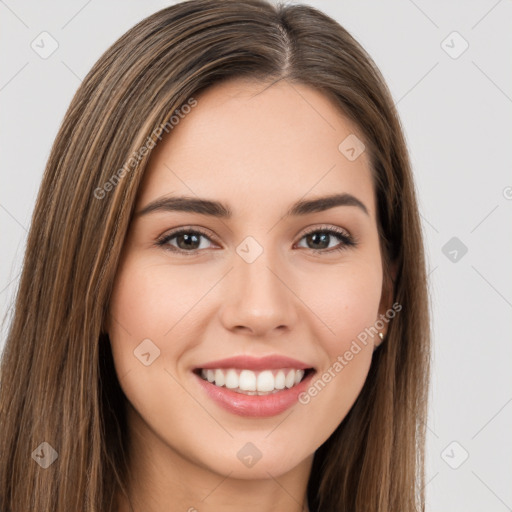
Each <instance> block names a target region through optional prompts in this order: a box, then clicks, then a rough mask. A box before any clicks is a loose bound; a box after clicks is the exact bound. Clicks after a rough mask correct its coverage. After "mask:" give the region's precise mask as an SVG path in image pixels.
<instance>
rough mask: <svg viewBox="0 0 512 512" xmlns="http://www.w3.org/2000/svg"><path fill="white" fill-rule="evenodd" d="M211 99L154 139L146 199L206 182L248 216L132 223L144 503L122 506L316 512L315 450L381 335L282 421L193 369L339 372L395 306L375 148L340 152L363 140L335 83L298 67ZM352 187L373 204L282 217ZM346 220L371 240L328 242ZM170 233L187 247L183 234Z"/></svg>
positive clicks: (132, 326) (126, 327) (125, 354)
mask: <svg viewBox="0 0 512 512" xmlns="http://www.w3.org/2000/svg"><path fill="white" fill-rule="evenodd" d="M196 99H197V100H198V105H197V106H196V107H195V108H193V109H192V111H191V112H190V113H189V114H188V115H186V116H185V117H184V119H182V120H181V121H180V122H179V124H178V125H177V126H175V128H174V129H173V130H172V131H171V132H170V133H169V135H166V137H164V138H163V139H162V141H160V142H159V143H158V145H157V146H156V148H155V149H154V151H153V153H152V156H151V159H150V162H149V166H148V168H147V170H146V174H145V176H144V179H143V183H142V185H141V188H140V191H139V195H138V198H137V203H136V206H135V211H136V212H139V211H141V210H142V209H143V208H144V207H145V206H146V205H147V204H149V203H150V202H152V201H153V200H155V199H158V198H161V197H163V196H166V195H189V196H199V197H201V198H207V199H213V200H219V201H222V202H223V203H225V204H227V205H229V207H230V209H231V210H232V211H233V212H234V215H233V218H232V219H219V218H215V217H211V216H207V215H202V214H197V213H190V212H169V211H167V212H164V211H157V212H152V213H148V214H146V215H142V216H137V215H136V216H134V218H133V220H132V222H131V225H130V228H129V233H128V235H127V238H126V241H125V245H124V248H123V253H122V257H121V261H120V265H119V268H118V272H117V274H116V278H115V282H114V289H113V295H112V298H111V303H110V310H109V311H110V315H109V321H108V326H107V331H108V333H109V337H110V341H111V346H112V351H113V357H114V362H115V368H116V373H117V376H118V378H119V380H120V384H121V387H122V389H123V391H124V393H125V395H126V397H127V413H128V422H129V435H130V447H129V449H130V453H131V457H132V459H131V465H130V470H131V475H132V478H131V480H130V482H129V494H130V498H131V504H132V507H133V508H130V505H129V503H128V501H127V500H126V499H125V498H124V497H122V496H119V509H118V510H119V512H129V511H132V510H133V511H134V512H142V511H144V512H163V511H166V512H169V511H189V512H193V511H200V512H213V511H215V512H228V511H239V510H244V511H245V512H253V511H257V512H262V511H263V512H265V511H276V510H287V511H290V512H297V511H299V510H306V511H308V510H309V509H308V505H307V498H306V486H307V482H308V478H309V474H310V471H311V463H312V460H313V455H314V452H315V450H316V449H317V448H318V447H319V446H320V445H321V444H322V443H323V442H324V441H325V440H326V439H327V438H328V437H329V436H330V435H331V433H332V432H333V431H334V430H335V429H336V427H337V426H338V425H339V424H340V422H341V421H342V420H343V418H344V417H345V416H346V414H347V413H348V411H349V410H350V408H351V407H352V405H353V403H354V402H355V400H356V398H357V396H358V395H359V393H360V391H361V389H362V387H363V384H364V382H365V380H366V377H367V374H368V370H369V367H370V364H371V359H372V353H373V350H374V347H375V346H376V345H378V344H379V343H380V342H381V340H380V338H379V337H378V336H374V337H371V336H370V337H369V338H368V343H367V345H364V344H360V346H361V350H360V351H359V352H358V353H357V355H355V356H354V357H353V359H352V360H351V361H350V362H349V363H348V364H347V365H346V366H345V367H344V368H343V370H342V371H340V372H338V373H336V376H335V378H333V379H332V380H331V381H330V382H329V383H328V384H327V385H326V386H325V387H324V388H323V389H322V391H321V392H320V393H318V395H317V396H315V397H314V398H312V399H311V401H310V402H309V403H308V404H306V405H303V404H300V403H297V404H295V405H294V406H293V407H292V408H291V409H288V410H287V411H285V412H284V413H282V414H280V415H277V416H273V417H270V418H247V417H241V416H238V415H235V414H233V413H230V412H228V411H226V410H224V409H222V408H221V407H220V406H218V405H217V404H216V403H215V402H213V401H212V400H211V399H209V398H208V396H207V395H206V394H205V393H204V391H203V390H202V388H201V387H200V386H199V384H198V382H197V377H195V376H194V375H193V374H192V370H193V369H194V368H195V367H197V366H200V364H201V363H205V362H208V361H213V360H216V359H221V358H225V357H230V356H233V355H241V354H250V355H254V356H257V357H260V356H265V355H268V354H283V355H287V356H289V357H293V358H296V359H299V360H301V361H304V362H307V363H308V364H310V365H311V366H312V367H314V368H316V370H317V372H318V373H317V375H321V374H322V373H323V372H324V371H326V370H327V369H328V368H329V367H332V365H333V363H334V362H335V361H336V360H337V358H338V356H340V355H343V354H344V353H345V352H346V351H347V350H349V348H350V346H351V343H352V342H353V341H354V340H355V339H356V337H357V335H358V334H360V333H361V332H362V331H364V330H365V328H367V327H369V326H372V325H374V323H375V322H376V320H378V319H379V314H381V313H384V312H385V311H386V310H387V309H389V308H390V307H391V301H390V300H389V297H388V296H387V294H386V293H383V269H382V260H381V253H380V246H379V239H378V232H377V222H376V205H375V195H374V190H373V184H372V178H371V171H370V166H369V160H368V157H367V152H363V153H362V154H361V156H360V157H358V158H357V159H356V160H354V161H349V160H348V159H347V158H346V157H345V155H344V154H342V153H341V152H340V151H339V150H338V145H339V144H340V142H341V141H343V140H344V139H345V138H346V137H347V136H348V135H350V134H357V135H358V137H359V138H360V139H361V140H362V139H363V136H362V134H361V133H360V131H359V130H358V127H357V126H355V125H354V124H352V123H351V122H350V121H349V120H347V119H346V118H345V117H344V116H343V115H342V114H341V113H340V111H339V110H338V109H337V108H336V107H335V105H334V104H333V103H331V102H330V100H329V99H328V98H326V97H325V96H323V95H322V94H321V93H320V92H318V91H316V90H315V89H312V88H310V87H308V86H303V85H297V84H293V85H291V84H290V83H288V82H286V81H284V80H283V81H279V82H277V83H275V84H273V85H272V86H269V85H268V84H261V83H256V82H248V81H245V80H241V79H236V80H230V81H228V82H225V83H222V84H217V85H215V86H213V87H211V88H209V89H208V90H206V91H205V92H203V93H202V94H201V95H200V96H198V97H197V98H196ZM334 191H336V192H347V193H350V194H352V195H354V196H355V197H357V198H358V199H359V200H360V201H361V202H363V203H364V204H365V205H366V207H367V209H368V213H369V214H368V215H366V214H365V213H364V212H363V211H362V210H360V209H359V208H357V207H355V206H338V207H335V208H331V209H329V210H326V211H323V212H316V213H310V214H307V215H305V216H300V217H289V218H287V217H284V218H282V217H283V215H284V213H285V212H286V211H287V210H288V208H289V207H290V206H291V205H292V203H294V202H295V201H297V200H299V199H313V198H317V197H320V196H324V195H329V194H332V193H333V192H334ZM331 226H332V227H338V228H340V229H342V230H344V231H345V232H348V233H349V234H350V235H352V236H353V237H356V239H357V240H358V245H357V246H356V247H350V246H348V247H345V248H344V249H343V250H341V251H333V250H332V249H331V248H333V247H339V246H340V244H343V241H342V240H340V239H339V238H337V237H336V236H334V235H331V236H330V237H328V238H327V242H326V243H325V245H324V246H322V245H321V244H319V242H318V240H317V241H316V242H315V241H311V240H309V241H308V237H305V236H304V233H305V231H307V229H306V228H308V229H309V228H316V227H318V231H321V230H322V228H326V227H331ZM179 227H187V228H190V229H193V228H198V229H201V228H202V230H203V231H205V230H206V231H207V233H211V236H209V237H203V236H201V237H200V238H199V241H197V243H196V244H195V245H192V248H193V249H194V248H195V249H194V251H195V255H193V256H190V255H186V254H183V255H182V254H179V253H175V252H174V253H173V252H171V251H170V250H166V249H165V247H162V246H158V245H156V241H157V239H158V238H159V237H161V236H162V235H164V234H167V233H169V232H170V231H171V230H173V229H175V228H179ZM247 236H251V237H253V238H254V239H255V240H256V241H257V242H258V244H259V245H260V246H261V247H262V249H263V252H262V254H261V255H260V256H259V257H258V258H257V259H256V260H255V261H254V262H252V263H247V261H245V260H244V259H243V258H242V257H240V256H239V254H238V253H237V252H236V249H237V247H238V246H239V245H240V244H241V242H242V241H243V240H244V239H245V238H246V237H247ZM180 242H181V243H180ZM199 243H200V245H199ZM315 243H316V245H315ZM327 245H328V248H322V247H327ZM169 246H173V247H174V248H175V249H177V248H182V250H186V247H187V246H186V244H184V243H183V237H175V238H174V239H172V240H171V241H169V242H168V244H167V247H169ZM184 247H185V249H183V248H184ZM315 248H320V250H321V251H323V252H318V253H314V252H313V249H315ZM386 328H387V326H385V327H384V329H382V330H381V332H383V333H384V334H385V333H386ZM146 338H149V339H150V340H152V342H153V343H154V344H155V345H156V346H157V347H158V349H159V350H160V357H158V358H156V359H155V360H154V361H153V362H152V363H151V364H150V365H149V366H145V365H144V364H142V363H141V362H140V361H139V360H138V359H137V358H136V357H134V350H135V349H136V348H137V346H138V345H139V344H140V343H141V341H142V340H144V339H146ZM247 442H251V443H253V444H254V445H255V446H256V447H257V448H258V450H259V451H260V452H261V454H262V456H261V459H260V460H259V461H258V462H257V463H256V464H255V465H254V466H252V467H250V468H249V467H246V466H245V465H244V464H242V463H241V462H240V460H239V459H238V458H237V452H238V451H239V450H240V449H241V448H242V447H243V446H244V445H245V444H246V443H247Z"/></svg>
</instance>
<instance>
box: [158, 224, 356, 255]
mask: <svg viewBox="0 0 512 512" xmlns="http://www.w3.org/2000/svg"><path fill="white" fill-rule="evenodd" d="M313 233H324V234H328V235H334V236H336V237H337V238H339V239H340V240H341V242H342V243H340V244H339V246H338V247H336V248H331V249H309V250H310V251H312V252H313V253H315V254H317V253H332V252H339V251H343V250H345V249H347V248H350V247H356V246H357V245H358V241H357V240H356V239H355V238H354V237H353V236H351V235H348V234H346V232H345V231H342V230H341V229H338V228H333V227H329V228H315V229H312V230H310V231H307V232H306V233H304V234H303V235H302V237H301V238H300V240H302V239H303V238H305V237H306V236H308V235H311V234H313ZM182 234H194V235H201V236H204V237H205V238H207V239H208V240H210V241H212V240H211V238H210V236H209V235H208V234H207V233H206V232H204V231H202V230H200V229H197V228H194V229H191V228H180V229H178V230H176V231H173V232H171V233H168V234H166V235H163V236H161V237H160V238H158V239H157V240H156V245H157V246H158V247H163V248H164V249H165V250H168V251H171V252H173V253H177V254H183V255H184V256H195V255H197V253H198V251H200V250H201V249H194V250H191V251H184V250H183V249H179V248H177V247H174V246H171V245H168V242H169V241H170V240H172V239H173V238H175V237H177V236H179V235H182ZM300 240H299V241H300ZM306 249H307V248H306Z"/></svg>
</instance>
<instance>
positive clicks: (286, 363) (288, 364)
mask: <svg viewBox="0 0 512 512" xmlns="http://www.w3.org/2000/svg"><path fill="white" fill-rule="evenodd" d="M197 368H201V369H205V370H207V369H215V368H241V369H247V370H277V369H280V368H295V369H297V370H306V369H308V368H313V367H312V366H311V365H310V364H306V363H303V362H302V361H299V360H297V359H292V358H290V357H286V356H281V355H278V354H276V355H269V356H265V357H253V356H247V355H243V356H234V357H228V358H226V359H218V360H217V361H211V362H209V363H205V364H203V365H201V366H198V367H197Z"/></svg>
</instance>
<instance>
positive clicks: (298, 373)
mask: <svg viewBox="0 0 512 512" xmlns="http://www.w3.org/2000/svg"><path fill="white" fill-rule="evenodd" d="M302 377H304V370H297V371H296V372H295V384H298V383H299V382H300V381H301V379H302Z"/></svg>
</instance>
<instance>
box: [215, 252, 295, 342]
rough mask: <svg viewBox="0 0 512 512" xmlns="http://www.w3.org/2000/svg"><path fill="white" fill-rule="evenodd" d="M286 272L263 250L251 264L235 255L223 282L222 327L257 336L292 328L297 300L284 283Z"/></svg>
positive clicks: (289, 287) (291, 289)
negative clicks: (232, 266)
mask: <svg viewBox="0 0 512 512" xmlns="http://www.w3.org/2000/svg"><path fill="white" fill-rule="evenodd" d="M287 275H289V274H288V273H286V272H284V271H283V269H282V267H280V266H279V265H277V263H276V260H275V259H271V258H270V257H268V256H267V252H266V251H264V252H263V253H262V254H261V255H260V256H259V257H258V258H257V260H256V261H254V262H252V263H247V262H246V261H244V260H243V259H242V258H239V257H238V256H236V259H235V263H234V268H233V270H232V271H231V272H230V273H229V276H228V279H227V280H226V282H225V283H224V286H225V293H224V294H223V295H224V297H225V300H224V303H223V305H222V310H221V315H220V316H221V321H222V323H223V325H224V327H225V328H226V329H228V330H230V331H233V332H239V333H241V332H246V333H247V334H249V335H251V336H258V337H268V336H272V335H273V334H274V331H276V333H278V332H281V331H283V332H285V331H289V330H291V329H293V327H294V325H295V323H296V322H297V318H298V314H297V304H298V303H300V301H299V299H298V298H297V296H296V295H295V294H294V292H293V286H290V283H288V282H287V281H289V279H288V280H287V279H286V276H287Z"/></svg>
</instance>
